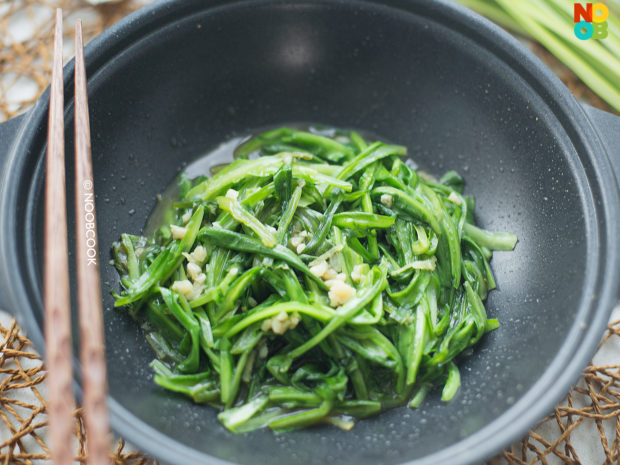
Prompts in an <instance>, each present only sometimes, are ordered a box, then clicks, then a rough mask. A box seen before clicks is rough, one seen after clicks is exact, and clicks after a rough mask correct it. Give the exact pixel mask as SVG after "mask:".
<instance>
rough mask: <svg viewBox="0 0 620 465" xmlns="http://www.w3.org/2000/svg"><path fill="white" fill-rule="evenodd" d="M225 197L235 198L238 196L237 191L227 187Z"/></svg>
mask: <svg viewBox="0 0 620 465" xmlns="http://www.w3.org/2000/svg"><path fill="white" fill-rule="evenodd" d="M226 197H227V198H229V199H231V200H237V199H238V198H239V192H237V191H236V190H234V189H228V192H226Z"/></svg>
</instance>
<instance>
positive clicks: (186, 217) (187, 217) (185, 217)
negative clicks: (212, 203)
mask: <svg viewBox="0 0 620 465" xmlns="http://www.w3.org/2000/svg"><path fill="white" fill-rule="evenodd" d="M191 219H192V212H191V211H187V212H185V213H184V214H183V216H182V217H181V221H183V223H188V222H189V220H191Z"/></svg>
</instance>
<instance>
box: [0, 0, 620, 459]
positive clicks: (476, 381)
mask: <svg viewBox="0 0 620 465" xmlns="http://www.w3.org/2000/svg"><path fill="white" fill-rule="evenodd" d="M86 60H87V69H88V71H89V80H88V88H89V100H90V109H91V126H92V137H93V138H92V146H93V159H94V172H95V179H94V182H95V190H96V192H97V213H98V214H97V218H98V224H99V234H100V237H99V239H100V244H101V246H102V250H101V254H102V257H107V255H108V251H107V247H108V246H109V245H111V243H112V242H113V241H114V240H117V239H118V237H119V235H120V233H121V232H125V231H129V232H139V231H140V230H141V229H142V227H143V226H144V223H145V220H146V218H147V216H148V215H149V212H150V211H151V209H152V208H153V206H154V205H155V202H156V194H157V193H159V192H161V191H162V190H163V189H164V188H165V186H167V185H168V184H169V183H170V182H171V181H172V180H173V178H174V176H175V175H176V174H177V173H178V172H179V170H180V169H182V168H183V167H184V166H185V165H186V164H187V163H189V162H191V161H192V160H194V159H195V158H197V157H199V156H200V155H202V154H204V153H206V152H208V151H209V150H211V149H213V148H214V147H216V146H218V145H219V144H220V143H221V142H223V141H226V140H228V139H230V138H231V137H234V136H239V135H246V134H249V133H252V132H253V131H255V130H256V129H257V128H264V127H268V126H275V125H282V124H286V123H293V122H295V123H299V122H307V123H323V124H328V125H333V126H338V127H346V128H355V129H358V130H362V131H368V132H371V133H373V134H377V135H378V136H380V137H382V138H384V139H387V140H391V141H394V142H398V143H401V144H405V145H407V146H408V148H409V154H410V156H411V157H412V158H413V159H415V161H416V162H417V163H418V164H419V165H420V166H422V167H423V168H424V169H426V170H427V171H430V172H432V173H435V174H442V173H443V172H444V171H446V170H448V169H456V170H458V171H460V172H461V173H462V174H463V175H464V177H465V178H466V182H467V188H466V191H467V193H468V194H473V195H475V196H476V199H477V212H478V217H477V221H478V223H479V224H481V225H482V226H483V227H485V228H488V229H492V230H506V231H511V232H514V233H516V234H517V235H518V237H519V243H518V245H517V248H516V250H515V251H514V252H513V253H497V254H496V255H495V257H494V258H493V261H492V266H493V271H494V273H495V276H496V280H497V283H498V288H499V289H498V290H496V291H494V292H492V293H491V295H490V297H489V299H488V302H487V307H488V312H489V315H490V316H491V317H497V318H499V320H500V322H501V327H500V328H499V329H498V330H497V331H494V332H492V333H490V334H489V335H487V336H486V337H485V338H484V339H483V340H482V342H481V344H480V345H479V346H477V347H476V348H475V350H474V353H473V355H472V356H471V357H470V358H468V359H466V360H464V361H463V362H462V363H461V365H460V368H461V373H462V387H461V389H460V391H459V392H458V394H457V396H456V397H455V399H454V400H453V401H452V402H451V403H442V402H440V401H439V393H437V392H433V393H432V394H431V395H430V397H429V398H428V399H427V401H426V402H425V403H424V404H423V405H422V406H421V407H420V408H418V409H416V410H412V409H409V408H407V407H402V408H397V409H393V410H391V411H388V412H385V413H383V414H381V415H380V416H377V417H376V418H372V419H368V420H364V421H362V422H360V423H359V424H357V425H356V427H355V428H354V429H353V430H352V431H350V432H344V431H340V430H338V429H336V428H333V427H328V426H325V427H320V428H312V429H308V430H304V431H298V432H294V433H289V434H282V435H274V434H273V433H271V432H270V431H256V432H253V433H249V434H243V435H233V434H231V433H229V432H227V431H226V430H225V429H224V428H223V427H222V426H221V425H220V424H219V423H218V421H217V418H216V411H215V410H213V409H211V408H209V407H205V406H199V405H194V404H193V403H192V402H191V401H190V400H188V399H186V398H183V397H180V396H177V395H174V394H172V393H170V392H165V391H163V390H162V389H160V388H159V387H157V386H156V385H155V384H154V383H153V380H152V373H151V370H150V369H149V368H148V363H149V361H150V360H151V359H152V358H153V353H152V351H151V349H150V348H149V347H148V345H147V344H146V343H145V340H144V337H143V334H142V333H141V331H140V330H139V328H138V326H137V324H136V323H135V322H134V321H133V320H132V319H131V318H130V317H129V315H128V314H127V313H126V310H124V309H114V308H113V299H112V297H111V296H110V290H111V289H118V288H119V284H118V277H117V275H116V272H115V271H114V269H113V268H112V267H111V266H107V265H106V264H105V262H106V260H102V262H103V263H104V266H103V267H102V280H103V293H104V304H105V315H104V318H105V331H106V344H107V361H108V370H109V391H110V398H109V406H110V412H111V422H112V425H113V427H114V429H115V430H116V431H117V432H118V433H119V434H121V435H122V436H123V437H125V438H126V439H127V440H129V441H130V442H132V443H134V444H136V445H137V446H138V447H140V448H141V449H143V450H144V451H146V452H148V453H151V454H153V455H154V456H156V457H158V458H160V459H161V460H163V461H164V462H167V463H175V464H187V463H205V464H207V463H208V464H223V463H229V462H233V463H239V464H251V465H267V464H271V463H282V464H283V463H296V464H308V465H309V464H325V463H343V464H344V463H355V464H357V465H364V464H373V465H375V464H400V463H412V464H413V463H415V464H440V463H442V464H469V463H474V462H477V461H480V460H483V459H485V458H488V457H489V456H490V455H491V454H493V453H495V452H497V451H499V450H500V449H501V448H502V447H504V446H506V445H507V444H509V443H510V442H511V441H513V440H515V439H517V438H518V437H519V436H520V435H522V434H524V433H525V432H526V431H527V429H529V428H530V427H532V426H533V425H534V424H535V422H536V421H537V420H538V419H540V418H542V417H543V416H544V415H545V414H547V413H548V412H549V411H550V409H551V408H552V407H553V406H554V404H555V403H556V402H557V401H559V400H560V398H561V397H562V396H563V395H564V394H565V393H566V392H567V391H568V389H569V387H570V385H571V384H572V383H574V382H575V380H576V379H577V377H578V375H579V373H580V371H581V369H582V368H583V367H584V366H585V365H586V363H587V361H588V359H589V357H590V356H591V355H592V353H593V352H594V349H595V347H596V344H597V343H598V341H599V338H600V336H601V334H602V331H603V328H604V326H605V324H606V322H607V320H608V317H609V313H610V311H611V309H612V307H613V304H614V303H615V301H616V295H617V290H618V265H619V261H618V245H617V237H618V221H617V218H618V213H619V201H618V188H617V184H616V180H615V178H614V176H613V174H612V166H611V163H610V160H609V158H608V156H607V153H606V150H605V147H604V144H603V143H602V142H601V140H600V134H601V133H600V132H597V131H596V130H595V129H594V128H593V121H595V122H596V124H600V125H601V126H600V127H599V128H600V130H601V131H608V132H607V136H605V137H611V136H612V134H613V132H612V130H613V129H614V128H618V127H619V126H620V124H619V123H618V120H617V119H614V118H613V117H611V116H608V115H606V114H603V113H600V112H596V111H595V110H590V109H588V112H587V113H586V111H584V109H583V108H582V107H581V106H580V105H579V104H578V103H577V102H576V101H575V100H574V98H573V97H572V96H571V95H570V93H569V92H568V90H567V89H566V88H565V87H564V86H563V85H562V84H561V83H560V82H559V80H558V79H557V78H555V77H554V76H553V75H552V73H551V72H550V71H549V70H548V69H547V68H545V67H544V66H543V65H542V64H541V63H540V62H539V61H538V60H537V59H536V58H535V57H533V56H532V55H531V54H530V53H529V52H528V51H526V50H525V49H524V48H523V47H522V46H521V45H520V44H519V43H518V42H516V41H515V40H513V39H512V38H511V37H510V36H508V35H507V34H506V33H504V32H503V31H501V30H500V29H499V28H497V27H495V26H493V25H492V24H490V23H489V22H487V21H485V20H483V19H482V18H480V17H478V16H476V15H475V14H473V13H471V12H469V11H468V10H466V9H464V8H461V7H459V6H455V5H453V4H451V3H448V2H444V1H439V2H428V1H422V0H411V1H405V0H402V1H398V0H394V1H374V0H368V1H361V0H360V1H353V0H336V1H332V0H329V1H328V0H307V1H297V2H294V1H288V2H287V1H277V0H259V1H224V0H219V1H218V0H211V1H202V0H190V1H164V2H160V3H157V4H155V5H153V6H149V7H146V8H143V9H141V10H140V11H138V12H137V13H135V14H133V15H131V16H130V17H128V18H126V19H125V20H123V21H122V22H121V23H119V24H118V25H116V26H114V27H113V28H111V29H110V30H108V31H107V32H106V33H104V34H103V35H102V36H100V37H99V38H98V39H96V40H94V41H93V42H92V43H91V44H90V45H89V46H88V47H87V49H86ZM72 75H73V63H72V62H71V63H69V64H68V65H67V67H66V70H65V82H66V90H65V95H67V96H69V95H72V93H73V89H72V83H71V80H72ZM48 103H49V94H48V93H47V92H46V93H45V94H44V95H43V97H42V98H41V99H40V101H39V102H38V103H37V105H36V106H35V108H34V109H33V110H32V111H30V112H29V114H28V115H26V116H25V117H24V118H22V119H20V120H17V121H13V122H10V123H8V124H7V125H4V126H3V127H1V128H0V136H2V137H0V140H3V145H4V146H5V149H4V150H0V154H3V156H4V158H5V159H4V160H3V161H0V163H4V172H3V178H2V181H1V182H2V184H1V186H0V202H1V203H0V231H1V234H2V239H1V242H0V268H1V272H2V274H0V277H2V279H1V280H0V282H2V287H3V288H4V289H5V291H4V292H3V293H2V296H3V301H2V303H3V304H4V306H5V307H9V308H10V309H12V310H14V311H15V312H16V313H17V314H18V315H19V317H20V321H21V322H22V324H23V325H24V326H25V328H26V329H27V332H28V335H29V336H30V337H31V339H32V340H33V341H34V342H35V344H36V345H37V347H38V348H39V349H40V350H41V349H42V348H43V340H42V330H41V328H42V318H43V308H42V298H41V289H42V285H41V282H42V279H41V268H42V267H41V261H42V253H41V252H42V225H43V202H42V201H41V200H42V198H41V197H42V187H43V175H44V163H43V160H44V149H45V131H46V112H47V108H48ZM72 105H73V102H72V100H70V99H68V98H67V102H66V120H67V121H66V125H67V128H71V127H72V118H73V113H72V112H73V107H72ZM9 135H10V137H9ZM9 142H10V144H9ZM72 143H73V139H72V130H71V129H68V131H67V147H68V148H70V147H72ZM9 145H11V149H10V150H8V146H9ZM610 147H611V145H610ZM5 153H6V156H5ZM70 158H71V157H68V160H70ZM616 163H617V161H616ZM0 166H1V165H0ZM71 170H72V167H71V166H70V167H69V171H68V173H67V179H72V176H73V174H72V171H71ZM72 188H73V187H72V186H71V185H69V192H68V198H71V190H72ZM69 211H72V208H69ZM134 211H135V214H132V212H134ZM69 220H70V221H72V218H71V217H70V218H69ZM70 243H73V239H72V238H71V239H70ZM77 333H78V332H77V327H75V328H74V334H77ZM75 343H76V344H77V341H76V342H75Z"/></svg>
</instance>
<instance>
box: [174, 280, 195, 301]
mask: <svg viewBox="0 0 620 465" xmlns="http://www.w3.org/2000/svg"><path fill="white" fill-rule="evenodd" d="M171 289H172V290H173V291H174V292H178V293H179V294H183V295H184V296H186V297H187V294H189V293H190V292H192V290H193V289H194V285H193V284H192V283H191V282H190V280H189V279H184V280H183V281H175V282H173V283H172V287H171Z"/></svg>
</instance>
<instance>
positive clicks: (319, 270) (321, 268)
mask: <svg viewBox="0 0 620 465" xmlns="http://www.w3.org/2000/svg"><path fill="white" fill-rule="evenodd" d="M327 268H328V266H327V262H326V261H325V260H323V261H321V262H319V263H317V264H315V265H313V266H311V267H310V273H312V274H313V275H314V276H316V277H317V278H322V277H323V275H324V274H325V272H326V271H327Z"/></svg>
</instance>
